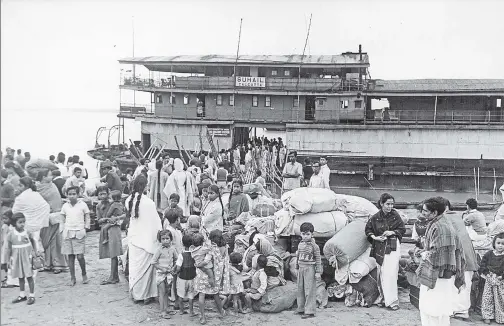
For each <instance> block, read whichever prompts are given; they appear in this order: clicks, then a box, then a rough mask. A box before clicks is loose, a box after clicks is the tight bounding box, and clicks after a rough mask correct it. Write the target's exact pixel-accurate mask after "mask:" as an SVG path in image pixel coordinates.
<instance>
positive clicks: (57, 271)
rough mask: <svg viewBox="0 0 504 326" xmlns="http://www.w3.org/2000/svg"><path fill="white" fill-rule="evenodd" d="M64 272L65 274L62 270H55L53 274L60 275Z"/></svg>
mask: <svg viewBox="0 0 504 326" xmlns="http://www.w3.org/2000/svg"><path fill="white" fill-rule="evenodd" d="M62 272H63V271H62V270H61V269H55V270H54V271H53V274H60V273H62Z"/></svg>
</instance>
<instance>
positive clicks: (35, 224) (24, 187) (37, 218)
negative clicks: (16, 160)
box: [12, 177, 50, 252]
mask: <svg viewBox="0 0 504 326" xmlns="http://www.w3.org/2000/svg"><path fill="white" fill-rule="evenodd" d="M18 190H19V196H17V197H16V200H15V201H14V206H13V207H12V213H14V214H16V213H23V215H24V216H25V218H26V224H25V229H26V231H28V234H30V236H32V238H33V239H34V240H35V242H36V244H37V247H38V248H37V249H38V251H40V252H42V251H43V246H42V243H41V241H40V230H42V229H43V228H45V227H48V226H49V212H50V206H49V204H48V203H47V202H46V201H45V200H44V198H43V197H42V196H41V195H40V194H39V193H38V192H37V187H36V186H35V182H33V180H32V178H30V177H22V178H21V179H20V180H19V187H18Z"/></svg>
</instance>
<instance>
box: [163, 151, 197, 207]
mask: <svg viewBox="0 0 504 326" xmlns="http://www.w3.org/2000/svg"><path fill="white" fill-rule="evenodd" d="M173 164H174V168H175V170H174V171H173V173H172V174H171V175H170V176H169V177H168V181H167V182H166V186H165V188H164V193H165V195H166V197H167V198H170V195H171V194H173V193H175V194H178V195H179V196H180V202H179V206H180V208H182V212H183V215H184V216H185V217H187V216H189V215H191V214H190V213H191V212H190V207H191V204H192V201H193V189H192V187H191V184H192V182H191V179H190V178H191V177H190V176H189V173H188V172H186V171H184V163H183V162H182V160H181V159H179V158H176V159H175V160H174V163H173Z"/></svg>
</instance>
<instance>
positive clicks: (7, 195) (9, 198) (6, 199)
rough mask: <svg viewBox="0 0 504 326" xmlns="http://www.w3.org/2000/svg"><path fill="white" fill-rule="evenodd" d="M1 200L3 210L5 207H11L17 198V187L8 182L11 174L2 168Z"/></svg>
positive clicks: (0, 178)
mask: <svg viewBox="0 0 504 326" xmlns="http://www.w3.org/2000/svg"><path fill="white" fill-rule="evenodd" d="M0 174H1V176H0V201H1V207H2V211H3V208H4V207H5V208H11V207H12V205H13V204H14V199H15V197H16V196H15V189H14V186H13V185H12V184H10V183H9V182H7V177H8V176H9V174H8V173H7V171H6V170H2V171H1V172H0Z"/></svg>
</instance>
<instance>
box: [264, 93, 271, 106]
mask: <svg viewBox="0 0 504 326" xmlns="http://www.w3.org/2000/svg"><path fill="white" fill-rule="evenodd" d="M264 106H265V107H270V106H271V96H266V97H265V98H264Z"/></svg>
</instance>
